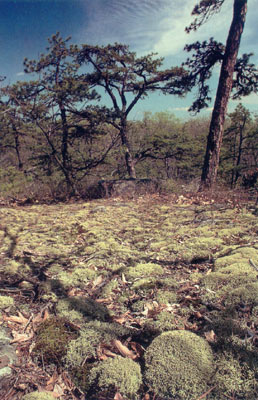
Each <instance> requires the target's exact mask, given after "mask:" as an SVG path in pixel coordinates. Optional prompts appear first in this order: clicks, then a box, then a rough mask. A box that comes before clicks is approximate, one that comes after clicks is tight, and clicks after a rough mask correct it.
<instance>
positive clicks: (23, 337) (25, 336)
mask: <svg viewBox="0 0 258 400" xmlns="http://www.w3.org/2000/svg"><path fill="white" fill-rule="evenodd" d="M12 335H13V337H14V339H13V340H12V341H11V342H10V343H23V342H27V341H28V340H30V339H32V338H33V336H34V333H33V332H31V333H18V332H15V331H13V332H12Z"/></svg>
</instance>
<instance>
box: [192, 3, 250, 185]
mask: <svg viewBox="0 0 258 400" xmlns="http://www.w3.org/2000/svg"><path fill="white" fill-rule="evenodd" d="M246 12H247V0H234V12H233V20H232V23H231V26H230V30H229V33H228V38H227V43H226V49H225V54H224V58H223V62H222V66H221V70H220V77H219V84H218V89H217V94H216V99H215V103H214V108H213V112H212V118H211V123H210V130H209V135H208V139H207V147H206V154H205V158H204V163H203V169H202V177H201V185H200V189H199V190H200V191H202V190H208V189H212V187H213V186H214V183H215V181H216V178H217V172H218V166H219V156H220V149H221V144H222V137H223V131H224V121H225V117H226V112H227V104H228V100H229V96H230V93H231V90H232V84H233V74H234V68H235V64H236V59H237V54H238V50H239V46H240V40H241V35H242V32H243V29H244V24H245V17H246Z"/></svg>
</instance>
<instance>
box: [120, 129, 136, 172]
mask: <svg viewBox="0 0 258 400" xmlns="http://www.w3.org/2000/svg"><path fill="white" fill-rule="evenodd" d="M120 137H121V142H122V146H123V148H124V152H125V164H126V169H127V172H128V175H129V177H130V178H133V179H136V172H135V166H134V164H135V163H134V159H133V156H132V152H131V148H130V144H129V140H128V137H127V131H126V121H121V129H120Z"/></svg>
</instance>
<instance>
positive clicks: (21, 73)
mask: <svg viewBox="0 0 258 400" xmlns="http://www.w3.org/2000/svg"><path fill="white" fill-rule="evenodd" d="M16 75H17V76H23V75H25V72H23V71H21V72H17V74H16Z"/></svg>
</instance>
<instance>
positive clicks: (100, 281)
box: [92, 275, 103, 287]
mask: <svg viewBox="0 0 258 400" xmlns="http://www.w3.org/2000/svg"><path fill="white" fill-rule="evenodd" d="M102 282H103V276H102V275H99V276H98V277H97V278H96V279H94V281H93V282H92V283H93V285H92V286H93V287H96V286H98V285H100V284H101V283H102Z"/></svg>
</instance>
